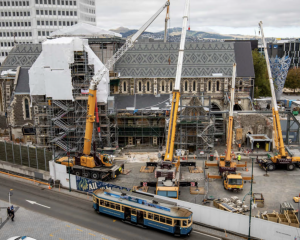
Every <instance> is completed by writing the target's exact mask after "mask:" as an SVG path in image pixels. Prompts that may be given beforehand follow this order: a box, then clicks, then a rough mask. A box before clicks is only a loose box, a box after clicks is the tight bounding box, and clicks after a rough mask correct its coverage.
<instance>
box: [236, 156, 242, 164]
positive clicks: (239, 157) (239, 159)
mask: <svg viewBox="0 0 300 240" xmlns="http://www.w3.org/2000/svg"><path fill="white" fill-rule="evenodd" d="M241 159H242V157H241V154H239V155H238V157H237V160H238V162H241Z"/></svg>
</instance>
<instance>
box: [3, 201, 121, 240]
mask: <svg viewBox="0 0 300 240" xmlns="http://www.w3.org/2000/svg"><path fill="white" fill-rule="evenodd" d="M7 206H8V202H5V201H1V200H0V207H1V211H0V217H1V218H2V224H0V239H1V240H6V239H8V238H10V237H14V236H28V237H32V238H34V239H37V240H82V239H86V240H116V238H112V237H109V236H107V235H104V234H100V233H98V232H94V231H92V230H89V229H86V228H83V227H80V226H77V225H75V224H72V223H69V222H65V221H61V220H58V219H56V218H52V217H49V216H46V215H43V214H40V213H36V212H33V211H29V210H27V209H25V208H22V207H19V208H18V209H17V211H16V213H15V221H14V222H12V221H11V220H10V219H8V220H7V221H6V216H7V215H6V207H7ZM14 207H15V208H17V206H15V205H14ZM4 208H5V209H4Z"/></svg>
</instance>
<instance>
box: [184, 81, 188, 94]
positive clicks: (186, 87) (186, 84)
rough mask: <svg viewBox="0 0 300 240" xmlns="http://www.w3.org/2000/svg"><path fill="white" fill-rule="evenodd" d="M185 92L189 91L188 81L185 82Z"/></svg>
mask: <svg viewBox="0 0 300 240" xmlns="http://www.w3.org/2000/svg"><path fill="white" fill-rule="evenodd" d="M184 91H185V92H187V91H188V81H185V82H184Z"/></svg>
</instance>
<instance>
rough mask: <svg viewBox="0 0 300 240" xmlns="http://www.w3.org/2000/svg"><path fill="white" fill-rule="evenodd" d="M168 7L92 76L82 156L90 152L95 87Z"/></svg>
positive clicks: (154, 16)
mask: <svg viewBox="0 0 300 240" xmlns="http://www.w3.org/2000/svg"><path fill="white" fill-rule="evenodd" d="M169 5H170V2H169V1H167V2H166V3H165V4H164V5H163V6H162V7H161V8H160V9H159V10H158V11H157V12H156V13H155V14H154V15H153V16H152V17H151V18H150V19H149V20H148V21H147V22H146V23H145V24H144V25H143V26H142V27H141V28H140V29H139V30H138V31H137V32H136V33H135V34H134V35H133V36H132V37H131V38H129V39H127V40H126V42H125V43H124V45H123V46H122V47H121V48H119V50H118V51H117V52H116V53H115V54H114V55H113V56H112V57H111V58H110V59H109V60H108V61H107V63H106V64H105V65H104V66H103V67H102V68H101V69H100V70H99V71H98V72H97V73H96V74H95V75H94V76H93V78H92V80H91V82H90V86H89V96H88V106H87V117H86V126H85V136H84V147H83V154H85V155H89V154H90V152H91V144H92V136H93V124H94V122H95V104H96V91H97V85H98V84H99V83H100V81H101V80H102V78H103V77H104V75H105V74H106V73H108V71H109V69H110V68H111V67H112V66H113V65H114V64H115V63H116V62H117V61H118V60H119V59H120V58H121V57H122V56H123V55H124V54H125V52H127V51H128V50H129V49H130V48H131V47H132V46H133V44H134V42H135V41H136V40H137V39H138V37H139V36H140V35H141V34H142V33H143V32H144V31H145V30H146V29H147V28H148V27H149V26H150V24H151V23H152V22H153V21H154V20H155V19H156V18H157V17H158V15H159V14H160V13H161V12H162V11H163V10H164V9H165V8H166V7H168V6H169Z"/></svg>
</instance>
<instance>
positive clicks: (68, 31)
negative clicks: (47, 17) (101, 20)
mask: <svg viewBox="0 0 300 240" xmlns="http://www.w3.org/2000/svg"><path fill="white" fill-rule="evenodd" d="M50 36H51V37H53V36H80V37H85V36H86V37H100V36H105V37H122V35H121V34H119V33H115V32H112V31H107V30H104V29H102V28H100V27H97V26H93V25H90V24H86V23H78V24H75V25H73V26H70V27H65V28H61V29H58V30H56V31H54V32H52V33H51V34H50Z"/></svg>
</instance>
